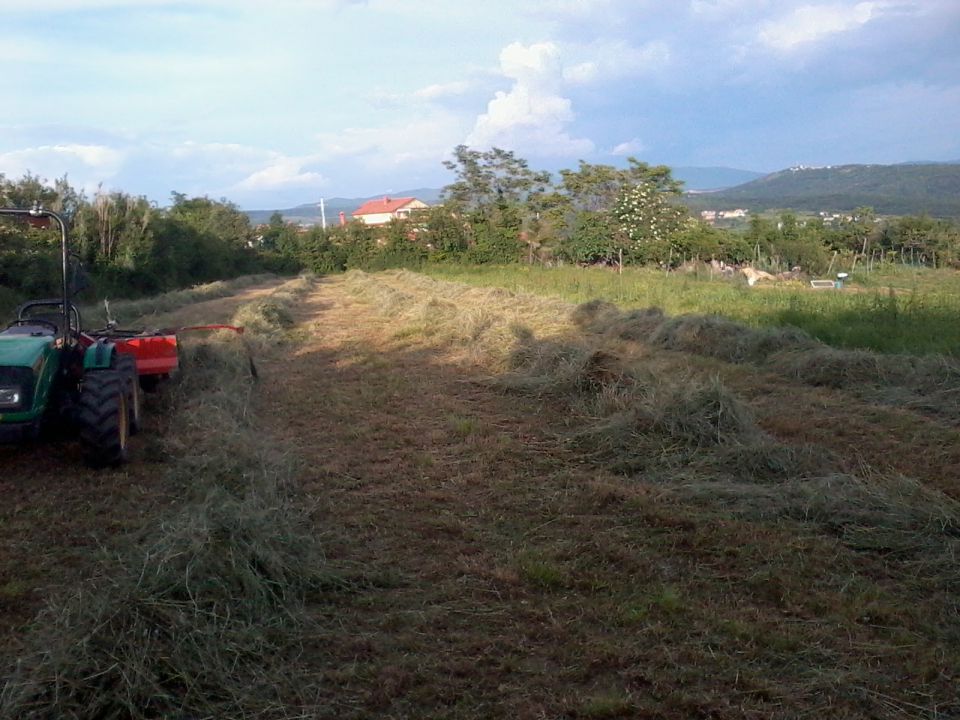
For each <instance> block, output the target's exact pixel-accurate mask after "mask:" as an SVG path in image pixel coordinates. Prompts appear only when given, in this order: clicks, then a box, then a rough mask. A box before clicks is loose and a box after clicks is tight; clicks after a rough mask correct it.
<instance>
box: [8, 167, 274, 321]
mask: <svg viewBox="0 0 960 720" xmlns="http://www.w3.org/2000/svg"><path fill="white" fill-rule="evenodd" d="M35 202H38V203H40V204H42V205H43V206H44V207H45V208H47V209H49V210H53V211H55V212H58V213H60V214H61V215H62V216H63V217H64V218H65V219H66V221H67V223H68V228H69V231H70V240H71V243H70V244H71V250H72V251H73V252H74V253H76V255H77V257H78V259H79V260H80V261H81V262H82V264H83V266H84V268H85V269H86V271H87V273H88V274H89V275H90V276H91V279H92V283H91V284H92V285H93V287H94V288H95V289H96V292H97V294H98V295H99V296H111V297H118V296H119V297H137V296H142V295H150V294H154V293H159V292H164V291H167V290H172V289H175V288H180V287H186V286H189V285H194V284H197V283H204V282H210V281H213V280H220V279H224V278H229V277H236V276H238V275H243V274H249V273H254V272H261V271H267V270H277V269H287V265H288V264H289V263H285V262H284V261H283V260H282V259H281V258H279V257H278V256H276V254H275V253H269V252H265V251H263V250H262V249H260V248H258V247H257V243H256V233H255V232H254V229H253V228H252V227H251V225H250V221H249V219H248V218H247V216H246V215H245V214H244V213H243V212H241V211H240V210H239V209H238V208H237V207H236V206H234V205H232V204H231V203H229V202H227V201H225V200H219V201H217V200H211V199H209V198H206V197H194V198H190V197H187V196H186V195H183V194H181V193H173V195H172V198H171V204H170V206H169V207H167V208H159V207H157V206H156V204H154V203H151V202H150V201H148V200H147V199H146V198H144V197H139V196H133V195H129V194H127V193H124V192H102V191H98V192H97V193H96V194H94V196H93V197H92V198H88V197H86V196H85V195H84V193H82V192H80V191H78V190H76V189H75V188H73V187H72V186H71V185H70V184H69V183H68V182H67V180H66V178H63V179H60V180H57V181H55V182H54V183H53V184H49V183H46V182H44V181H42V180H41V179H40V178H38V177H36V176H34V175H30V174H27V175H26V176H24V177H23V178H21V179H19V180H10V179H7V178H5V177H3V176H2V175H0V206H2V207H14V208H24V209H26V208H30V207H31V206H32V205H33V204H34V203H35ZM59 243H60V241H59V235H58V233H56V232H54V231H52V230H49V229H41V228H36V227H33V226H31V224H30V223H28V222H21V221H18V220H10V219H5V220H3V221H2V222H0V306H3V307H5V308H9V307H11V306H12V305H13V304H15V303H16V302H17V301H19V300H22V299H25V298H39V297H50V296H56V294H57V289H58V287H59V283H60V273H61V270H60V258H59V248H60V244H59Z"/></svg>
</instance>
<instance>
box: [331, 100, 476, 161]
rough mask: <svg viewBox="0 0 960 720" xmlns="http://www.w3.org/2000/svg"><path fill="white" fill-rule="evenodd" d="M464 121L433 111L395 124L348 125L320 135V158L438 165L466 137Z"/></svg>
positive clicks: (448, 114)
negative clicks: (373, 126)
mask: <svg viewBox="0 0 960 720" xmlns="http://www.w3.org/2000/svg"><path fill="white" fill-rule="evenodd" d="M463 131H464V129H463V127H462V123H461V122H460V121H459V120H458V119H457V118H456V116H454V115H452V114H450V113H444V112H436V111H434V112H431V113H430V114H429V115H428V116H426V117H421V118H417V119H413V120H409V121H406V122H399V123H396V124H394V125H386V126H382V127H375V128H347V129H345V130H343V131H341V132H337V133H323V134H321V135H319V136H317V140H318V141H319V147H318V149H317V152H316V153H315V154H314V156H313V157H314V158H315V159H317V160H331V159H343V158H354V159H355V160H357V161H360V162H362V163H364V164H365V165H366V166H367V167H370V168H394V167H398V166H402V165H417V164H420V165H424V164H425V165H435V164H438V163H439V162H440V160H441V159H442V158H444V157H446V155H447V154H448V153H449V152H450V150H451V148H453V147H454V146H455V145H457V144H458V143H460V142H461V140H462V138H463Z"/></svg>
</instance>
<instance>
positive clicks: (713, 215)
mask: <svg viewBox="0 0 960 720" xmlns="http://www.w3.org/2000/svg"><path fill="white" fill-rule="evenodd" d="M748 214H749V211H747V210H744V209H743V208H737V209H735V210H701V211H700V219H701V220H703V221H704V222H705V223H710V224H711V225H712V224H713V223H715V222H716V221H717V220H736V219H738V218H745V217H747V215H748Z"/></svg>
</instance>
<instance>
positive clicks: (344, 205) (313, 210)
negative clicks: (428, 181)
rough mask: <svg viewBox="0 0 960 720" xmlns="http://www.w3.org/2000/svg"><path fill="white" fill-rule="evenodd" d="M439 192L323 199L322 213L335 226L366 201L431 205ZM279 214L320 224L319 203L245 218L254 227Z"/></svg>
mask: <svg viewBox="0 0 960 720" xmlns="http://www.w3.org/2000/svg"><path fill="white" fill-rule="evenodd" d="M440 192H441V191H440V190H438V189H436V188H417V189H416V190H398V191H397V192H391V193H381V194H380V195H371V196H370V197H363V198H342V197H334V198H324V200H323V205H324V212H325V213H326V215H327V225H328V226H329V225H336V224H337V223H338V222H340V217H339V216H340V213H341V212H342V213H344V214H345V215H346V217H347V220H350V217H351V213H352V212H353V211H354V210H356V209H357V208H358V207H360V206H361V205H363V204H364V203H365V202H367V201H368V200H377V199H379V198H382V197H395V198H400V197H415V198H417V200H422V201H423V202H425V203H427V204H428V205H433V204H435V203H437V202H439V200H440ZM275 212H279V213H280V214H281V215H283V219H284V220H286V221H287V222H294V223H304V224H311V225H312V224H316V225H319V224H320V203H319V202H315V203H306V204H304V205H297V206H296V207H292V208H285V209H280V208H277V209H275V210H247V211H246V214H247V217H249V218H250V222H251V223H253V224H254V225H259V224H260V223H265V222H268V221H269V220H270V216H271V215H273V213H275Z"/></svg>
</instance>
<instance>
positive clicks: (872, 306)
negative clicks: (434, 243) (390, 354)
mask: <svg viewBox="0 0 960 720" xmlns="http://www.w3.org/2000/svg"><path fill="white" fill-rule="evenodd" d="M427 271H428V272H429V273H430V274H431V275H432V276H434V277H438V278H442V279H447V280H453V281H456V282H464V283H470V284H473V285H479V286H498V287H505V288H508V289H510V290H514V291H517V292H531V293H535V294H539V295H546V296H553V297H558V298H561V299H564V300H567V301H569V302H587V301H589V300H593V299H598V298H599V299H604V300H609V301H611V302H614V303H617V304H618V305H623V306H625V307H631V308H644V307H650V306H654V307H659V308H662V309H663V310H664V311H666V312H667V313H669V314H671V315H677V314H681V313H699V314H717V315H722V316H725V317H728V318H732V319H734V320H737V321H738V322H741V323H744V324H747V325H751V326H755V327H781V326H785V325H788V326H792V327H797V328H800V329H802V330H804V331H806V332H808V333H810V334H811V335H813V336H814V337H816V338H818V339H820V340H822V341H824V342H826V343H828V344H830V345H836V346H837V347H847V348H865V349H871V350H878V351H881V352H891V353H908V354H921V355H922V354H926V353H931V352H936V353H944V354H950V355H960V323H957V322H956V318H957V317H958V316H960V273H958V272H956V271H949V270H942V271H933V270H929V269H926V268H923V269H912V268H903V267H899V266H885V269H884V270H882V271H880V270H877V271H874V272H870V273H866V272H863V273H856V272H855V273H854V274H853V277H852V278H851V281H850V282H848V283H847V286H846V287H845V288H844V289H843V290H842V291H836V292H834V291H831V290H811V289H810V288H809V286H808V285H807V284H806V283H799V282H796V283H781V284H777V285H763V284H758V285H756V286H754V287H748V286H747V285H746V283H745V282H730V281H723V280H719V279H714V278H711V277H710V276H709V273H707V272H706V271H704V272H701V273H699V274H693V273H690V274H684V273H671V274H669V275H667V274H664V273H663V272H658V271H655V270H649V269H642V268H626V269H625V270H624V272H623V274H622V275H618V274H617V273H616V272H615V271H613V270H611V269H601V268H578V267H569V266H568V267H560V268H542V267H539V266H533V267H528V266H520V265H514V266H507V267H481V266H474V267H469V266H438V267H428V268H427Z"/></svg>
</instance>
